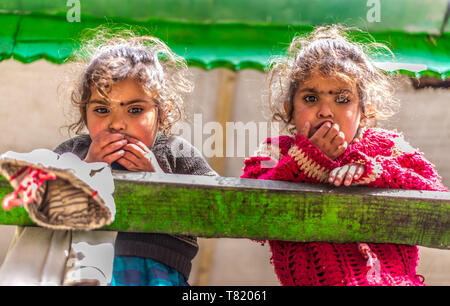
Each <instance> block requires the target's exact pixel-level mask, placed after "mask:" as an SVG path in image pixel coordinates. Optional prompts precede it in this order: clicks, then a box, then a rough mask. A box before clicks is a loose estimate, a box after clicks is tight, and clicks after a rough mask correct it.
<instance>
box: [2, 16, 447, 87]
mask: <svg viewBox="0 0 450 306" xmlns="http://www.w3.org/2000/svg"><path fill="white" fill-rule="evenodd" d="M7 15H11V14H7ZM0 16H2V14H0ZM19 18H22V19H25V21H26V22H27V21H28V18H31V19H34V18H38V19H39V18H45V19H47V20H53V21H56V22H61V21H62V20H61V16H56V15H51V16H48V15H45V14H41V13H36V14H28V15H23V16H20V17H19ZM1 20H2V19H0V23H1ZM85 20H86V21H88V22H86V24H87V25H93V26H94V25H99V24H102V23H103V19H99V18H95V17H89V16H87V17H85ZM129 22H130V20H125V19H120V18H115V19H114V21H112V24H113V25H116V24H118V25H125V24H129ZM62 24H64V25H65V26H67V24H68V23H67V22H66V21H65V20H64V22H63V23H62ZM75 26H78V27H79V28H81V29H82V28H83V27H82V26H80V25H75ZM130 26H140V27H148V28H152V27H158V26H159V27H164V26H166V27H167V29H169V28H172V27H177V26H178V27H180V28H185V27H186V26H188V27H191V28H193V29H195V31H197V32H198V33H196V34H197V35H199V33H200V31H204V30H205V27H207V30H208V32H211V31H213V30H217V29H218V28H229V29H231V28H234V29H236V28H239V27H240V28H242V29H245V30H246V31H254V33H253V35H254V34H255V33H256V34H258V30H259V31H261V32H260V33H259V34H261V33H264V34H266V33H267V31H274V32H275V34H276V35H280V34H279V33H281V32H283V34H281V36H279V37H282V38H283V39H284V40H286V41H284V42H283V41H282V42H280V41H279V40H278V46H277V47H275V46H273V45H275V44H276V41H277V40H273V41H270V37H269V38H268V40H267V39H266V38H265V37H264V38H263V40H261V41H256V40H255V42H256V45H257V46H258V44H259V47H262V49H265V51H269V52H270V51H274V50H276V53H277V54H281V53H282V51H283V50H282V48H280V45H284V46H285V47H287V46H288V43H289V41H288V40H287V39H286V37H290V38H292V37H293V36H295V35H297V34H299V33H300V34H304V33H307V32H309V31H310V30H311V29H312V28H313V27H312V26H308V25H304V26H286V25H265V24H259V25H255V24H251V25H250V24H245V23H220V24H209V23H193V22H191V23H185V22H180V21H167V20H149V21H146V22H139V23H136V22H135V23H133V24H130ZM199 29H200V30H199ZM211 29H212V30H211ZM255 29H256V30H255ZM25 30H26V29H25ZM21 31H22V28H18V29H17V30H16V31H15V35H16V36H15V37H8V35H6V36H5V35H3V37H2V35H1V34H2V32H1V30H0V61H1V60H6V59H9V58H11V57H12V58H14V59H15V60H18V61H20V62H22V63H31V62H34V61H36V60H39V59H45V60H47V61H49V62H52V63H55V64H63V63H66V62H67V59H68V57H69V55H70V54H69V53H71V52H65V53H66V55H65V56H60V55H59V51H60V50H58V49H57V50H53V51H54V52H48V50H44V51H43V52H41V53H37V54H33V55H27V54H24V52H23V50H21V48H20V47H21V45H22V47H23V44H39V43H43V44H44V43H45V44H51V43H54V44H61V45H65V46H66V51H67V50H68V49H73V45H74V43H75V40H73V39H68V38H66V39H62V38H57V39H48V38H47V39H42V38H40V39H37V40H34V39H30V38H29V37H26V35H25V37H23V35H22V34H23V33H21ZM33 31H34V34H33V35H37V36H39V34H40V35H42V33H36V31H35V29H33ZM195 31H193V32H195ZM277 31H278V32H279V33H277ZM201 33H202V35H203V32H201ZM205 33H207V32H205ZM44 34H45V33H44ZM194 34H195V33H194ZM222 34H223V33H222ZM21 35H22V36H21ZM370 35H372V36H373V37H382V36H383V35H384V37H402V38H404V39H405V38H406V40H408V39H412V40H415V39H418V40H419V42H420V46H421V48H422V49H417V48H416V50H414V47H413V46H411V45H408V43H407V42H406V43H405V40H404V39H403V40H402V39H397V41H396V43H397V44H398V43H399V44H400V45H399V46H400V48H403V49H406V50H407V51H410V50H414V51H417V50H419V51H421V52H422V51H423V52H424V53H427V52H428V53H430V48H429V45H432V44H435V45H436V46H437V45H442V44H444V51H443V52H444V53H445V52H447V53H448V51H445V50H448V49H446V48H448V47H447V45H449V46H450V35H449V34H448V33H444V35H443V36H442V37H432V36H430V35H429V34H427V33H413V34H410V33H406V32H404V31H388V32H383V33H370ZM43 36H44V37H45V35H43ZM210 36H211V35H210ZM272 36H273V33H272ZM15 38H17V39H15ZM160 38H161V37H160ZM14 39H15V40H14ZM171 39H172V41H173V40H174V39H173V36H172V37H171ZM197 39H198V37H197ZM219 39H220V38H219ZM365 39H367V34H366V36H365ZM2 40H3V45H2ZM8 40H9V41H8ZM163 40H164V39H163ZM175 40H176V39H175ZM421 40H422V41H421ZM426 40H430V41H431V42H430V41H426ZM5 41H6V43H5ZM377 41H378V40H377ZM436 41H437V42H438V43H437V42H436ZM379 42H383V43H385V41H379ZM194 43H195V42H194ZM209 43H210V47H211V46H212V49H214V48H217V46H218V44H217V43H218V42H217V41H209ZM252 43H253V41H252ZM8 44H9V46H10V47H11V48H12V50H9V52H8V50H6V51H5V48H4V46H5V45H6V46H7V47H8ZM272 44H273V45H272ZM168 45H169V46H170V47H171V43H170V42H169V43H168ZM205 45H207V44H205ZM243 45H245V46H247V47H248V46H250V45H251V44H249V43H248V42H247V44H245V43H243ZM223 46H226V47H229V48H231V49H232V48H233V47H234V49H236V48H238V47H241V46H240V45H239V46H238V44H235V45H233V44H227V43H225V44H224V45H223ZM2 47H3V48H2ZM189 47H192V46H186V48H184V49H185V51H186V50H189ZM197 47H198V45H197ZM2 49H3V50H2ZM435 49H436V50H437V51H441V53H440V55H441V56H442V50H438V48H435ZM218 50H219V49H218ZM255 50H256V49H255ZM255 50H251V51H255ZM174 51H175V52H176V53H178V54H180V53H182V52H177V50H174ZM178 51H180V50H178ZM393 51H394V52H395V51H396V50H395V49H394V50H393ZM433 52H436V51H433ZM52 53H53V54H52ZM244 53H245V52H244ZM180 55H181V56H184V57H185V58H186V60H187V62H188V65H189V66H192V67H197V68H201V69H205V70H211V69H215V68H226V69H231V70H236V71H238V70H242V69H254V70H258V71H264V70H265V69H266V67H267V64H268V59H269V58H270V55H269V54H267V53H266V54H265V55H264V56H262V57H264V58H265V60H264V61H262V60H261V58H262V57H261V56H260V58H259V59H255V60H252V59H248V58H245V59H243V58H242V54H240V55H239V54H238V56H236V57H234V58H233V57H230V56H228V54H227V55H226V56H228V58H213V59H211V58H208V57H207V56H203V58H202V56H198V55H189V54H187V55H183V54H180ZM427 55H432V56H434V55H435V54H427ZM438 55H439V53H438ZM444 56H447V57H449V59H450V56H449V55H448V54H445V55H444ZM444 59H445V66H450V64H448V65H447V60H446V57H444ZM449 63H450V60H449ZM394 71H396V72H398V73H401V74H405V75H409V76H414V77H422V76H433V77H439V78H441V79H445V78H447V77H449V76H450V69H447V68H446V69H444V70H438V69H433V68H429V67H428V68H427V69H424V70H422V71H410V70H405V69H397V70H394Z"/></svg>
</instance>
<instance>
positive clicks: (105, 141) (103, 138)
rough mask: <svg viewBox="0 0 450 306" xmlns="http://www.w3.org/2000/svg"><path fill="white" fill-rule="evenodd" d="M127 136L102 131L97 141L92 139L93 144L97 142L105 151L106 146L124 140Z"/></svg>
mask: <svg viewBox="0 0 450 306" xmlns="http://www.w3.org/2000/svg"><path fill="white" fill-rule="evenodd" d="M124 138H125V136H124V135H123V134H120V133H110V132H108V131H106V130H105V131H101V132H100V133H99V134H98V135H97V136H96V137H95V139H92V142H95V144H96V145H97V146H98V147H99V148H100V149H101V150H103V149H104V148H105V147H106V146H108V145H109V144H111V143H113V142H116V141H120V140H123V139H124Z"/></svg>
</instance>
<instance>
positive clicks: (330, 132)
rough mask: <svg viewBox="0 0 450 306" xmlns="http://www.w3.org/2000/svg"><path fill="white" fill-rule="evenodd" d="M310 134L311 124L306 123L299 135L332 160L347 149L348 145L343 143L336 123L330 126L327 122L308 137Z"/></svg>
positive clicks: (343, 139)
mask: <svg viewBox="0 0 450 306" xmlns="http://www.w3.org/2000/svg"><path fill="white" fill-rule="evenodd" d="M310 132H311V123H310V122H309V121H307V122H306V123H305V125H304V126H303V128H302V130H301V131H300V135H302V136H304V137H306V138H309V140H310V141H311V142H312V143H313V144H314V145H315V146H316V147H318V148H319V149H320V150H321V151H322V152H323V154H325V155H326V156H328V157H329V158H330V159H332V160H335V159H336V158H338V157H339V156H340V155H341V154H342V153H344V152H345V150H346V149H347V146H348V144H347V142H346V141H345V135H344V133H343V132H341V131H340V130H339V125H338V124H337V123H334V124H332V123H331V122H329V121H327V122H325V123H323V124H321V125H320V126H319V127H318V129H317V130H316V131H314V132H313V134H312V135H311V136H309V134H310Z"/></svg>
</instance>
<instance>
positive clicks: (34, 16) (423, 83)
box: [0, 0, 450, 285]
mask: <svg viewBox="0 0 450 306" xmlns="http://www.w3.org/2000/svg"><path fill="white" fill-rule="evenodd" d="M241 2H242V1H234V0H233V1H224V0H223V1H212V0H211V1H208V0H197V1H195V0H192V1H190V0H184V1H182V0H170V1H139V0H134V1H132V0H130V1H127V6H124V4H123V2H122V1H83V0H81V1H26V0H22V1H17V0H15V1H12V0H5V1H2V3H0V102H1V107H0V118H2V120H1V121H0V129H1V130H2V131H3V132H2V133H1V135H2V136H1V141H0V154H1V153H4V152H6V151H8V150H13V151H18V152H29V151H31V150H33V149H36V148H47V149H53V148H55V146H57V145H58V144H59V143H61V142H62V141H64V140H66V139H68V138H69V137H70V136H69V135H68V133H67V129H65V128H63V126H64V125H67V124H70V123H72V122H73V119H74V117H73V115H74V109H73V108H72V106H71V105H70V102H69V98H68V96H69V94H70V93H69V91H68V89H69V88H70V84H71V82H72V80H73V78H74V77H75V76H74V74H73V71H74V69H75V67H74V65H73V64H71V63H69V62H68V61H67V58H68V56H70V54H71V52H72V50H73V49H74V48H76V47H77V46H78V41H77V40H76V39H75V38H76V37H78V34H79V33H80V32H81V31H82V30H83V29H86V28H93V27H95V26H97V25H99V24H103V23H105V22H106V21H108V22H111V21H114V22H120V23H123V24H133V25H138V26H141V27H145V28H147V29H150V30H151V31H152V33H154V35H155V36H157V37H159V38H161V39H162V40H163V41H165V42H166V43H167V44H168V45H169V47H171V48H172V49H173V50H174V51H175V52H176V53H178V54H179V55H181V56H184V57H185V58H186V59H187V60H188V64H189V67H190V68H189V70H190V72H191V77H192V80H193V82H194V84H195V89H194V91H193V92H192V93H191V94H190V95H189V96H188V97H187V99H186V105H187V112H188V113H187V115H188V120H187V124H189V125H190V126H191V127H192V130H193V124H194V117H195V116H196V115H199V114H201V119H202V128H203V127H204V126H205V124H206V123H208V122H218V123H220V124H221V125H222V126H225V123H226V122H234V123H236V122H242V123H244V124H247V123H259V122H267V121H268V119H269V118H268V117H267V114H266V113H265V112H264V102H265V99H264V97H265V94H266V90H267V80H266V76H267V75H266V73H265V68H266V67H267V64H268V62H269V59H270V58H271V57H273V56H276V55H279V54H282V53H283V52H284V51H285V49H286V47H287V46H288V44H289V42H290V41H291V40H292V37H294V36H295V35H302V34H305V33H308V32H309V31H311V29H312V28H313V27H314V26H316V25H320V24H325V23H328V24H329V23H337V22H339V23H344V24H346V25H349V26H357V27H359V28H361V29H363V30H364V31H367V32H369V33H370V34H371V36H372V37H373V38H374V39H375V40H376V41H378V42H382V43H386V44H387V45H388V46H389V47H390V48H391V49H392V51H393V53H394V54H395V58H391V57H386V56H385V55H379V54H375V55H373V59H374V60H375V61H376V62H377V63H378V64H379V65H380V66H382V67H383V68H384V69H385V70H386V71H388V72H391V73H398V74H400V75H401V78H402V82H401V85H399V87H398V88H397V93H396V97H397V98H398V99H399V100H400V101H401V108H400V111H399V112H398V113H397V114H396V115H395V116H394V117H393V118H391V120H389V121H388V122H380V125H381V126H382V127H385V128H395V129H397V130H398V131H401V132H403V134H404V135H405V138H406V139H407V140H408V141H409V142H410V143H411V145H412V146H413V147H417V148H420V150H421V151H422V152H424V154H425V156H426V157H427V158H428V159H429V160H430V161H431V162H432V163H434V164H435V165H436V167H437V169H438V172H439V173H440V175H441V176H442V178H443V182H444V184H445V185H446V186H447V187H449V186H450V154H449V153H450V119H449V118H450V105H449V102H450V90H449V86H450V79H449V78H448V77H449V76H450V47H449V46H450V33H449V31H450V30H449V25H448V24H447V19H448V7H449V4H448V3H449V1H444V0H442V1H416V0H411V1H407V0H401V1H384V0H381V1H363V0H361V1H358V0H345V1H314V2H312V1H300V0H298V1H295V0H278V1H269V0H260V1H252V0H249V1H245V2H244V3H241ZM343 7H344V8H345V9H343ZM446 16H447V17H446ZM75 111H76V110H75ZM224 130H225V127H224ZM209 132H211V131H204V133H203V138H202V141H201V142H200V145H198V144H197V147H198V149H199V150H200V151H202V152H203V151H204V148H203V147H202V146H203V145H204V143H205V140H206V139H207V138H208V137H210V136H211V134H208V133H209ZM187 140H188V141H190V142H191V143H193V144H194V145H196V143H194V142H193V140H192V139H187ZM232 141H235V139H234V138H233V137H231V138H227V139H226V140H225V142H224V143H222V144H218V143H217V144H216V146H223V149H224V152H225V149H226V147H227V146H231V145H233V144H232V143H231V142H232ZM234 145H235V144H234ZM255 149H256V147H255V146H254V145H252V144H251V143H250V141H249V142H248V143H246V152H245V156H250V155H252V154H253V151H254V150H255ZM245 156H238V157H217V156H211V157H210V156H207V160H208V162H209V163H210V164H211V166H212V167H213V168H214V169H215V170H216V171H217V172H218V173H219V174H220V175H222V176H229V177H239V176H240V175H241V171H242V170H241V169H242V167H243V160H244V158H245ZM13 233H14V227H13V226H4V225H3V226H0V263H1V262H2V260H3V257H4V255H5V253H6V250H7V246H8V244H9V242H10V240H11V238H12V236H13ZM199 243H200V251H199V254H198V255H197V257H196V258H195V260H194V264H193V270H192V274H191V277H190V279H189V283H190V284H191V285H279V282H278V280H277V279H276V276H275V274H274V271H273V266H272V265H271V264H270V252H269V249H268V246H267V245H266V246H261V245H260V244H257V243H255V242H251V241H250V240H248V239H203V238H200V239H199ZM420 252H421V263H420V266H419V274H422V275H424V276H425V281H426V283H427V284H428V285H450V252H449V251H446V250H439V249H431V248H424V247H420Z"/></svg>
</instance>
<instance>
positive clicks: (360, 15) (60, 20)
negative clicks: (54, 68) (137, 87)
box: [0, 0, 450, 78]
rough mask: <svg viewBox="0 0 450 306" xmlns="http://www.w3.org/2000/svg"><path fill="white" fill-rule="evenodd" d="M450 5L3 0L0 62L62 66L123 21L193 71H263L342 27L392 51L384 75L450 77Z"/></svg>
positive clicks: (400, 0) (326, 0) (438, 1)
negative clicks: (448, 16)
mask: <svg viewBox="0 0 450 306" xmlns="http://www.w3.org/2000/svg"><path fill="white" fill-rule="evenodd" d="M447 6H448V1H447V0H428V1H426V0H423V1H419V0H409V1H408V0H395V1H392V0H379V1H376V0H375V1H374V0H340V1H338V0H334V1H333V0H315V1H311V0H309V1H303V0H245V1H243V0H158V1H155V0H153V1H151V0H128V1H119V0H108V1H107V0H77V1H75V0H2V2H0V60H2V59H8V58H11V57H13V58H14V59H16V60H19V61H21V62H24V63H29V62H32V61H35V60H38V59H41V58H45V59H47V60H48V61H51V62H54V63H58V64H61V63H64V62H66V61H67V58H68V56H70V54H72V52H73V50H74V49H75V48H77V46H78V44H77V39H79V37H80V33H82V31H83V30H84V29H88V28H94V27H96V26H98V25H101V24H105V23H120V24H127V25H138V26H143V27H145V28H148V29H149V30H150V31H151V33H152V35H154V36H157V37H159V38H160V39H162V40H163V41H164V42H166V43H167V44H168V45H169V46H170V47H171V48H172V49H173V50H174V51H175V52H176V53H177V54H179V55H181V56H183V57H185V58H186V59H187V60H188V63H189V65H191V66H195V67H201V68H204V69H212V68H216V67H225V68H230V69H234V70H240V69H245V68H252V69H257V70H264V69H265V68H266V67H267V64H268V62H269V59H270V58H271V57H272V56H275V55H279V54H282V53H283V52H284V51H285V50H286V48H287V46H288V44H289V42H290V41H291V40H292V38H293V37H294V36H295V35H302V34H305V33H308V32H309V31H311V29H312V28H313V27H314V26H317V25H322V24H331V23H341V24H344V25H347V26H356V27H358V28H360V29H362V30H364V31H367V32H369V33H370V35H371V37H373V39H375V40H376V41H377V42H381V43H385V44H387V45H388V46H389V47H390V48H391V49H392V51H393V52H394V54H395V58H394V59H392V58H389V57H381V56H375V57H374V60H375V61H377V62H379V63H380V65H381V66H382V67H383V68H384V69H387V70H396V71H397V70H400V71H401V72H403V73H406V74H409V75H411V76H416V77H418V76H423V75H430V76H436V77H440V78H446V77H448V76H450V30H449V29H450V26H449V25H447V26H446V27H444V28H443V29H442V30H441V27H442V24H443V21H444V16H445V12H446V9H447ZM78 12H79V14H78ZM71 21H72V22H71ZM358 38H359V39H363V40H364V39H365V40H367V39H370V36H369V35H366V36H361V34H358ZM383 62H384V63H383Z"/></svg>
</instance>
